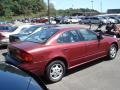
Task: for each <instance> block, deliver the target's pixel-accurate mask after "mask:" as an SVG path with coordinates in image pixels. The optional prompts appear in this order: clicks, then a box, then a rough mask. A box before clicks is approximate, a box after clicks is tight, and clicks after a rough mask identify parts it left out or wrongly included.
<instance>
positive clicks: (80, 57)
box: [58, 30, 86, 67]
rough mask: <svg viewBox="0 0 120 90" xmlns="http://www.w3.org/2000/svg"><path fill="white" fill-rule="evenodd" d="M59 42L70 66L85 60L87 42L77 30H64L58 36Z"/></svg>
mask: <svg viewBox="0 0 120 90" xmlns="http://www.w3.org/2000/svg"><path fill="white" fill-rule="evenodd" d="M58 43H59V45H60V47H61V50H62V52H63V53H64V55H65V56H66V57H67V58H68V60H69V65H70V67H72V66H75V65H78V64H80V63H82V62H84V57H85V48H86V47H85V42H83V39H82V37H81V36H79V34H78V32H77V30H71V31H66V32H64V33H63V34H62V35H61V36H60V37H59V38H58Z"/></svg>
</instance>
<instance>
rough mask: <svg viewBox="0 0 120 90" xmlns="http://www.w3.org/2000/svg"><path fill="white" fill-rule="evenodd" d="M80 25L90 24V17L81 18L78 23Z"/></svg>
mask: <svg viewBox="0 0 120 90" xmlns="http://www.w3.org/2000/svg"><path fill="white" fill-rule="evenodd" d="M79 23H80V24H89V23H90V17H87V16H86V17H83V18H81V20H80V21H79Z"/></svg>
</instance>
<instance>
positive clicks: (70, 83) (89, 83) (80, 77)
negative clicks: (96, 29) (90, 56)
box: [0, 47, 120, 90]
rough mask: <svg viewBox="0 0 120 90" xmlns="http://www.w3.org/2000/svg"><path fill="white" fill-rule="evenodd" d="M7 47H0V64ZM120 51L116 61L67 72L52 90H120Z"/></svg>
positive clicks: (49, 85)
mask: <svg viewBox="0 0 120 90" xmlns="http://www.w3.org/2000/svg"><path fill="white" fill-rule="evenodd" d="M6 52H7V49H6V47H0V62H4V61H5V58H4V55H5V54H6ZM119 83H120V50H119V51H118V54H117V57H116V58H115V59H114V60H111V61H108V60H106V59H105V58H102V59H99V60H96V61H94V62H91V63H88V64H85V65H82V66H79V67H77V68H74V69H72V70H69V71H68V72H67V75H66V76H65V77H64V78H63V79H62V80H61V81H60V82H58V83H54V84H48V83H46V85H47V87H48V88H49V89H50V90H120V84H119Z"/></svg>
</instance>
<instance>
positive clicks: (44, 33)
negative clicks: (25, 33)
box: [25, 29, 58, 43]
mask: <svg viewBox="0 0 120 90" xmlns="http://www.w3.org/2000/svg"><path fill="white" fill-rule="evenodd" d="M57 31H58V30H57V29H42V30H40V31H38V32H36V33H34V34H32V35H31V36H29V37H28V38H27V39H25V41H29V42H36V43H46V42H47V40H48V39H49V38H50V37H52V36H53V35H54V34H55V33H56V32H57Z"/></svg>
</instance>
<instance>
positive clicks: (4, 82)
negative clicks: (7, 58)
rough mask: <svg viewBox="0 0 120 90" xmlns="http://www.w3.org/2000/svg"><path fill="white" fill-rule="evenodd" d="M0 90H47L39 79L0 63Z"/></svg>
mask: <svg viewBox="0 0 120 90" xmlns="http://www.w3.org/2000/svg"><path fill="white" fill-rule="evenodd" d="M0 90H48V89H47V87H46V86H45V85H44V83H43V82H42V81H41V80H40V78H38V77H37V79H36V77H35V76H34V75H29V74H27V73H25V72H24V71H22V70H20V69H18V68H16V67H14V66H12V65H9V64H5V63H0Z"/></svg>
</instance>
